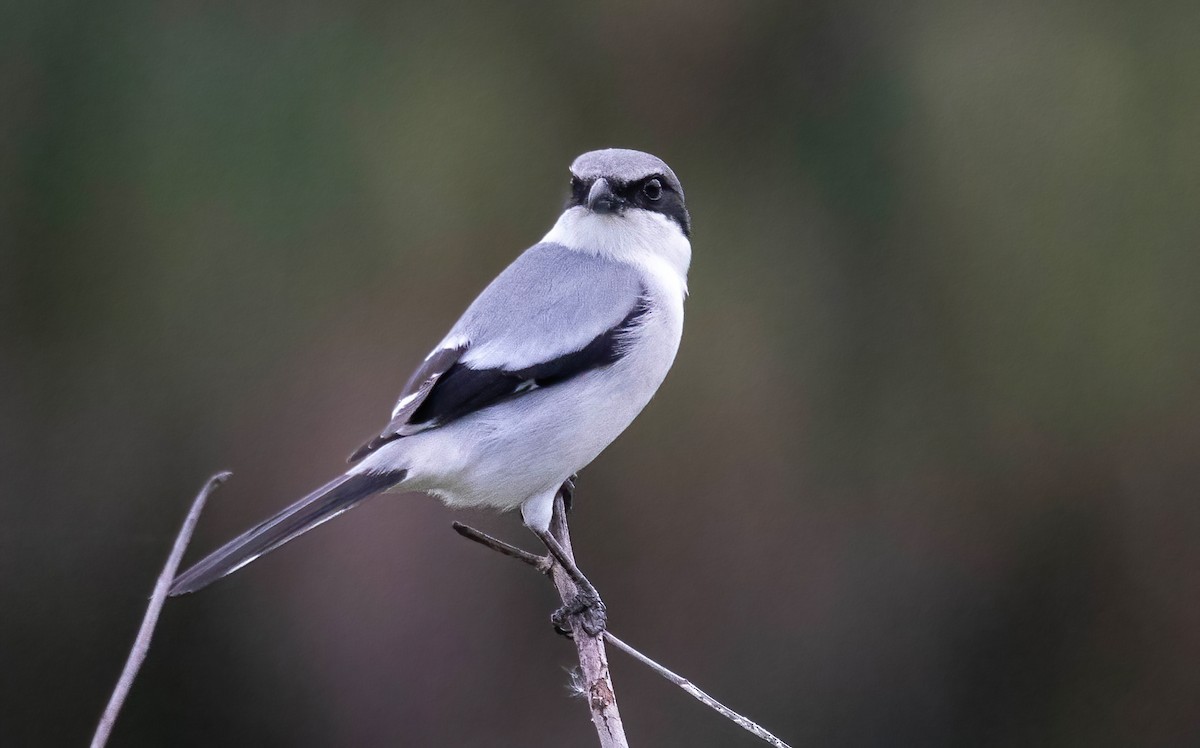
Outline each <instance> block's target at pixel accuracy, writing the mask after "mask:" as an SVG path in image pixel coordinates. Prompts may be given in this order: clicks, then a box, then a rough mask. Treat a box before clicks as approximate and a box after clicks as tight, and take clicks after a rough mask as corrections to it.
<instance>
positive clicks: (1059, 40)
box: [0, 0, 1200, 748]
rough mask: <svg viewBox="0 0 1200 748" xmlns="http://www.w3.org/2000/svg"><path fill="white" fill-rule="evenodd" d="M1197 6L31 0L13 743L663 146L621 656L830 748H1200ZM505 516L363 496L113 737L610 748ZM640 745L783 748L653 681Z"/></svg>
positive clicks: (15, 454)
mask: <svg viewBox="0 0 1200 748" xmlns="http://www.w3.org/2000/svg"><path fill="white" fill-rule="evenodd" d="M1197 38H1200V5H1197V4H1196V3H1184V2H1179V3H1175V4H1174V5H1173V6H1172V5H1170V4H1166V3H1164V4H1155V3H1151V4H1137V3H1117V2H1112V3H1107V2H1090V3H1082V2H1065V3H1054V4H1052V7H1050V6H1049V5H1048V4H1045V3H1037V2H1032V0H1024V1H1020V2H1014V3H1003V4H997V3H984V2H968V3H951V2H915V3H891V4H884V3H879V2H848V3H835V2H828V1H826V2H818V3H812V2H805V3H771V2H756V3H736V2H727V3H720V2H712V3H700V4H694V3H688V2H682V1H679V2H672V3H641V2H629V1H626V0H618V1H614V2H608V3H603V4H595V5H583V4H569V5H568V4H557V3H550V2H535V3H524V4H513V5H502V4H492V3H486V2H481V1H476V2H464V3H457V4H453V7H450V5H449V4H446V5H442V4H438V5H433V4H421V5H416V4H412V3H404V2H378V1H377V0H367V1H365V2H350V3H344V2H343V3H335V2H331V1H330V0H302V2H298V3H282V2H260V3H253V4H246V3H236V2H227V1H225V0H216V1H214V2H196V1H195V0H163V1H160V2H153V3H151V2H137V1H135V0H117V1H116V2H110V3H84V2H78V0H73V1H72V0H66V1H55V0H46V1H43V2H36V3H35V2H32V1H31V0H18V1H17V2H16V4H15V5H14V4H13V3H12V2H11V1H10V2H9V3H6V4H4V5H3V6H0V745H4V746H58V745H63V746H70V745H82V744H84V742H85V741H86V739H87V738H88V736H89V735H90V733H91V730H92V728H93V727H94V724H95V721H96V719H97V718H98V715H99V713H100V711H101V709H102V707H103V705H104V702H105V700H106V699H107V697H108V694H109V691H110V689H111V687H112V685H113V683H114V681H115V678H116V676H117V674H118V672H119V670H120V666H121V664H122V662H123V661H124V658H125V655H126V651H127V647H128V645H129V643H130V642H131V640H132V637H133V635H134V632H135V631H136V628H137V625H138V622H139V620H140V617H141V615H142V610H143V606H144V602H145V599H146V597H147V595H148V594H149V592H150V589H151V587H152V585H153V580H154V577H155V575H156V574H157V571H158V568H159V567H160V565H161V563H162V561H163V559H164V558H165V556H166V554H167V551H168V549H169V546H170V543H171V541H172V538H173V537H174V534H175V532H176V530H177V528H178V525H179V523H180V522H181V520H182V517H183V515H184V513H185V511H186V508H187V506H188V502H189V501H190V500H191V498H192V496H193V495H194V493H195V491H196V490H197V489H198V488H199V486H200V484H201V483H202V481H203V480H204V478H205V477H207V476H208V475H209V474H210V473H212V472H215V471H216V470H218V469H222V468H231V469H233V470H234V472H235V477H234V479H233V481H232V482H231V483H230V484H229V485H228V486H227V487H226V488H225V489H224V490H222V491H221V492H219V493H218V494H217V495H216V497H215V498H214V500H213V501H212V502H211V503H210V505H209V508H208V510H207V512H206V514H205V516H204V517H203V519H202V521H201V525H200V530H199V532H198V534H197V537H196V540H195V542H194V543H193V549H192V551H191V553H190V554H189V558H191V559H194V558H197V557H198V555H199V554H200V553H201V552H203V551H206V550H208V549H211V548H212V547H213V546H215V545H217V544H218V543H220V542H223V541H224V540H226V539H228V538H229V537H230V536H232V535H233V534H234V533H236V532H238V531H240V530H242V529H244V528H245V527H246V526H248V525H250V524H252V523H254V522H255V521H257V520H259V519H261V518H262V517H264V516H265V515H267V514H268V513H270V512H272V511H274V510H275V509H277V508H279V507H280V506H282V505H283V504H285V503H286V502H288V501H290V500H292V499H294V498H297V497H298V496H300V495H301V494H303V493H304V492H305V491H307V490H308V489H310V488H312V487H313V486H315V485H317V484H319V483H321V482H323V481H325V480H326V479H328V478H329V477H331V476H332V475H334V474H336V473H337V472H338V471H340V470H341V468H342V465H343V462H342V459H343V457H344V456H345V455H346V454H348V453H349V452H350V451H351V450H352V449H353V448H354V447H356V446H357V445H358V444H359V443H360V441H361V440H362V439H363V438H365V437H368V436H370V435H372V434H374V433H375V432H376V431H377V429H378V428H379V427H380V426H382V425H383V423H384V421H385V420H386V414H387V413H388V411H389V409H390V408H391V406H392V404H393V402H394V398H395V396H396V395H397V393H398V392H399V389H400V387H401V385H402V384H403V381H404V379H405V378H406V376H407V374H408V373H409V371H410V369H411V367H412V366H413V365H414V364H415V363H416V362H418V361H419V360H420V358H421V357H422V356H423V355H424V353H425V352H426V351H427V349H428V348H429V347H430V346H431V345H432V344H434V343H435V342H436V341H437V340H439V339H440V337H441V336H442V334H443V333H444V332H445V330H446V329H447V327H448V326H449V325H450V324H451V323H452V322H453V320H454V319H455V318H456V317H457V315H458V314H459V313H460V312H461V310H462V309H463V308H464V307H465V305H466V304H467V302H468V301H469V300H470V299H471V298H472V297H473V296H474V294H475V293H477V292H478V291H479V290H480V289H481V288H482V287H483V285H484V284H485V283H486V282H487V281H488V280H489V279H490V278H491V277H492V276H493V275H494V274H495V273H496V272H498V271H499V270H500V269H501V268H502V267H503V266H504V265H505V264H506V263H507V262H508V261H509V260H510V259H511V258H512V257H514V256H515V255H516V253H517V252H519V251H520V250H521V249H522V248H524V247H526V246H528V245H529V244H531V243H533V242H534V241H536V240H537V239H538V238H539V237H541V236H542V234H543V233H544V232H545V231H546V230H547V229H548V228H549V226H550V225H551V223H552V222H553V220H554V218H555V216H556V215H557V213H558V210H559V208H560V206H561V204H562V199H563V198H564V196H565V190H566V182H567V172H566V167H567V165H568V164H569V163H570V161H571V159H572V158H574V156H575V155H577V154H578V153H580V152H582V151H585V150H590V149H592V148H597V147H604V146H610V145H619V146H625V147H633V148H641V149H645V150H649V151H651V152H653V153H655V154H658V155H660V156H662V157H663V158H664V159H666V160H667V161H668V162H669V163H670V164H671V165H672V166H673V167H674V168H675V170H676V171H677V172H678V174H679V175H680V177H681V179H682V180H683V183H684V186H685V188H686V190H687V195H688V199H689V205H690V208H691V210H692V214H693V217H694V220H695V233H694V241H693V247H694V252H695V255H694V263H693V271H692V275H691V290H692V296H691V298H690V300H689V302H688V315H689V316H688V324H687V329H686V332H685V336H684V341H683V346H682V350H681V352H680V356H679V358H678V360H677V363H676V366H675V369H674V371H673V372H672V374H671V376H670V377H669V378H668V380H667V382H666V385H665V386H664V388H663V390H662V391H661V392H660V394H659V396H658V397H657V398H656V399H655V401H654V402H653V403H652V404H651V405H650V407H649V408H648V409H647V410H646V412H645V413H644V414H643V416H642V418H641V419H640V420H639V421H638V422H637V423H636V424H635V425H634V426H633V427H632V428H631V429H630V430H629V432H627V434H626V435H625V436H624V437H623V438H622V439H620V440H619V441H618V442H617V443H616V444H614V445H613V447H612V448H611V449H609V450H608V452H606V453H605V454H604V455H603V456H602V457H601V458H600V459H599V460H598V461H597V462H596V463H594V464H593V465H592V466H591V467H590V468H589V469H587V470H586V471H585V472H584V473H583V475H582V478H581V483H580V493H579V497H578V499H577V505H576V506H577V508H576V511H575V514H574V522H573V524H574V531H575V537H576V544H577V552H578V554H579V558H580V561H581V564H582V565H583V566H584V568H585V569H586V570H587V571H588V572H589V573H590V575H591V576H592V578H593V579H594V580H595V581H596V583H597V585H598V586H599V588H600V589H601V591H602V592H603V593H604V595H605V598H606V600H607V602H608V604H609V607H610V611H611V624H612V627H613V629H614V631H616V632H617V633H618V634H620V635H621V636H623V637H625V638H627V639H628V640H629V641H630V642H632V643H633V644H635V645H636V646H639V647H641V648H643V649H645V650H646V651H647V652H648V653H649V654H651V655H652V656H655V657H658V658H660V659H661V660H662V661H663V662H665V663H667V664H669V665H670V666H672V667H673V668H675V669H677V670H679V671H680V672H682V673H683V674H685V675H687V676H689V677H690V678H692V679H694V680H695V682H696V683H698V684H699V685H700V686H702V687H703V688H706V689H707V690H709V691H711V692H712V693H713V694H714V695H715V696H717V697H718V698H723V699H725V700H727V701H728V702H729V703H730V705H731V706H733V707H735V708H737V709H740V710H743V711H744V712H746V713H747V714H748V715H749V716H751V717H753V718H755V719H756V720H759V721H760V722H762V723H763V724H764V725H766V726H768V727H769V728H771V729H773V730H774V731H776V732H777V733H778V734H779V735H780V736H781V737H783V738H785V739H787V740H789V741H790V742H792V743H794V744H795V745H797V746H804V745H836V746H897V745H923V746H966V745H972V746H1031V745H1039V746H1060V745H1061V746H1079V745H1087V746H1131V745H1137V746H1185V745H1200V667H1198V662H1200V594H1198V592H1200V540H1198V538H1200V461H1198V451H1200V376H1198V370H1200V333H1198V327H1200V254H1198V253H1197V246H1198V245H1200V204H1198V203H1200V200H1198V199H1200V45H1198V44H1197V41H1196V40H1197ZM455 518H463V519H466V520H467V521H470V522H472V523H473V524H475V525H477V526H480V527H483V528H485V529H488V530H491V531H494V532H498V533H499V534H501V535H503V536H504V537H507V538H509V539H511V540H514V541H519V542H522V543H524V544H525V545H527V546H529V547H532V545H533V544H532V543H530V542H529V541H530V540H531V538H530V537H529V536H528V533H526V532H525V531H524V530H523V529H522V528H521V527H520V523H519V521H518V520H517V518H516V517H514V516H496V515H490V514H485V513H473V514H466V515H465V516H464V515H459V514H452V513H451V512H449V511H447V510H445V509H444V508H442V507H441V506H440V505H439V504H437V502H435V501H434V500H432V499H429V498H426V497H420V496H413V497H409V496H403V497H390V498H384V499H382V500H375V501H373V502H369V503H368V504H366V505H364V506H363V507H362V508H360V509H357V510H355V511H354V512H351V513H350V514H348V515H346V516H345V517H342V518H340V519H339V520H338V521H336V522H334V523H331V524H329V525H327V526H325V527H323V528H321V529H320V530H319V531H317V532H315V533H313V534H312V535H310V536H306V537H305V538H303V539H302V540H300V541H297V542H296V543H294V544H292V545H289V546H288V547H287V548H286V549H284V550H281V551H279V552H278V553H276V554H274V555H272V556H270V557H269V558H267V559H264V560H263V561H260V562H259V563H257V564H255V565H253V566H251V567H249V568H247V569H245V570H243V571H242V572H240V573H238V574H236V575H235V576H233V577H231V578H230V579H228V580H226V581H224V582H222V583H221V584H219V585H217V586H214V587H213V588H211V589H210V590H207V591H205V592H204V593H203V594H199V595H194V596H190V597H187V598H183V599H179V600H174V601H171V602H170V603H169V604H168V605H167V607H166V609H165V611H164V614H163V617H162V621H161V624H160V627H159V632H158V638H157V640H156V642H155V646H154V648H153V649H152V650H151V653H150V657H149V660H148V662H147V664H146V667H145V669H144V670H143V673H142V676H141V678H140V680H139V681H138V683H137V685H136V686H135V688H134V691H133V693H132V695H131V697H130V700H129V703H128V706H127V708H126V711H125V713H124V714H123V715H122V718H121V720H120V721H119V723H118V725H117V730H116V734H115V736H114V743H113V744H114V745H170V746H214V745H262V746H268V745H270V746H276V745H278V746H285V745H286V746H329V745H340V746H351V745H358V746H383V745H406V746H407V745H413V746H466V745H480V746H531V747H534V748H537V747H542V746H545V747H551V746H575V745H579V746H585V745H591V744H592V742H593V741H594V740H595V738H594V734H593V733H592V730H591V727H590V724H589V722H588V719H587V711H586V708H585V705H584V704H583V703H582V702H581V701H578V700H572V699H571V698H570V697H569V695H568V691H567V683H568V680H569V679H568V676H567V674H566V673H565V672H564V668H567V667H569V666H570V665H571V663H572V662H573V661H574V656H573V649H572V648H571V646H570V645H569V644H568V643H567V642H565V641H564V640H562V639H559V638H557V637H555V636H554V635H553V634H552V633H551V630H550V626H549V624H548V622H547V615H548V613H549V612H550V611H551V610H552V609H553V607H554V605H555V599H554V596H553V594H552V592H551V590H550V587H549V585H547V584H546V582H545V581H544V580H542V579H540V578H538V577H537V575H535V574H532V573H530V572H529V571H528V570H525V569H523V568H521V567H519V566H518V565H516V564H513V563H510V562H506V561H504V560H501V559H499V558H495V557H493V556H492V555H490V554H488V553H486V552H485V551H483V550H481V549H480V548H478V547H476V546H474V545H471V544H469V543H466V542H465V541H463V540H461V539H459V538H458V537H457V536H456V535H454V533H452V532H451V530H450V528H449V523H450V521H451V520H452V519H455ZM612 666H613V674H614V678H615V682H616V687H617V693H618V696H619V697H620V703H621V706H622V708H623V713H624V717H625V721H626V725H627V728H628V731H629V734H630V738H631V740H632V742H633V744H634V745H638V746H739V745H745V746H751V745H756V743H755V742H754V740H753V739H752V738H750V737H748V736H746V735H745V734H744V733H741V732H740V731H739V730H738V729H737V728H735V727H733V726H732V725H730V724H728V723H726V722H724V721H723V720H721V719H720V718H718V717H716V716H715V715H712V714H710V713H708V712H706V711H705V710H704V709H703V708H702V707H701V706H699V705H698V704H696V703H694V702H693V701H691V700H690V699H689V698H688V697H687V696H685V695H683V694H682V693H681V692H679V691H678V690H677V689H675V688H674V687H672V686H670V685H668V684H666V683H665V682H662V681H660V680H658V679H657V676H654V675H653V674H651V673H650V672H649V671H647V670H646V669H645V668H643V667H642V666H640V665H638V664H636V663H633V662H632V661H630V660H629V659H627V658H625V657H624V656H623V655H621V654H620V653H615V652H614V653H612Z"/></svg>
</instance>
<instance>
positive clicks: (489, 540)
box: [450, 522, 552, 574]
mask: <svg viewBox="0 0 1200 748" xmlns="http://www.w3.org/2000/svg"><path fill="white" fill-rule="evenodd" d="M450 526H451V527H453V528H454V531H455V532H456V533H458V534H459V535H462V536H463V537H464V538H466V539H467V540H474V541H475V542H476V543H479V544H480V545H482V546H485V547H487V548H491V549H492V550H493V551H496V552H497V553H502V554H504V555H505V556H508V557H509V558H515V559H517V560H518V561H523V562H524V563H527V564H529V565H530V566H532V567H533V568H535V569H537V570H538V571H540V572H542V573H543V574H548V573H550V567H551V565H552V564H551V563H550V559H549V558H547V557H546V556H538V555H535V554H533V553H530V552H529V551H526V550H522V549H520V548H518V547H516V546H515V545H510V544H508V543H505V542H504V541H503V540H500V539H499V538H494V537H492V536H491V535H488V534H487V533H486V532H483V531H482V530H476V529H475V528H474V527H471V526H470V525H464V524H463V523H461V522H454V523H452V524H451V525H450Z"/></svg>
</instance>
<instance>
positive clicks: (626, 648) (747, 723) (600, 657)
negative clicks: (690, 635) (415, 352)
mask: <svg viewBox="0 0 1200 748" xmlns="http://www.w3.org/2000/svg"><path fill="white" fill-rule="evenodd" d="M454 529H455V530H456V531H457V532H458V534H459V535H462V536H463V537H465V538H468V539H470V540H474V541H475V542H476V543H479V544H480V545H483V546H485V547H487V548H491V549H492V550H494V551H496V552H498V553H501V554H503V555H505V556H508V557H509V558H515V559H517V560H518V561H521V562H523V563H525V564H527V565H529V566H532V567H533V568H535V569H537V570H538V571H540V572H542V573H543V574H545V573H548V572H549V573H550V575H551V578H552V579H553V580H554V586H555V587H556V588H557V589H558V593H559V597H561V598H562V601H563V604H564V605H566V604H567V603H568V602H569V601H570V600H571V599H572V598H573V597H574V596H575V594H576V592H577V591H578V588H577V586H576V585H575V582H574V581H572V579H571V577H570V574H569V573H568V572H567V571H566V569H564V568H563V566H562V564H558V563H554V561H553V560H552V558H551V557H550V555H549V554H547V555H546V556H537V555H535V554H532V553H530V552H528V551H525V550H522V549H520V548H517V547H516V546H513V545H510V544H508V543H505V542H504V541H502V540H497V539H496V538H493V537H492V536H491V535H488V534H487V533H484V532H480V531H479V530H476V529H475V528H473V527H468V526H467V525H464V524H462V523H460V522H455V523H454ZM550 531H551V533H552V534H553V535H554V537H555V539H556V540H557V541H558V543H559V545H560V546H561V550H562V551H563V552H564V553H565V554H566V557H567V558H568V559H570V561H571V562H572V563H574V561H575V556H574V554H573V552H572V550H571V536H570V534H569V532H568V531H567V519H566V513H565V512H564V511H563V502H562V497H561V496H560V497H559V498H557V499H555V502H554V517H553V519H552V521H551V524H550ZM571 635H572V638H573V639H574V640H575V646H576V648H577V649H578V650H579V664H580V668H581V670H582V675H583V677H582V683H581V684H580V685H581V690H582V691H583V692H584V693H585V694H586V695H587V697H588V707H589V708H590V709H591V712H592V723H593V724H595V725H596V731H597V734H598V735H599V736H600V744H601V745H602V746H604V747H605V748H608V747H609V746H622V747H623V746H627V745H628V744H627V743H626V742H625V734H624V729H623V728H622V726H621V722H620V719H621V717H620V714H619V713H618V712H617V699H616V696H615V695H614V694H613V689H612V679H611V678H610V677H609V674H608V659H607V656H606V654H605V652H604V644H603V641H602V640H603V639H607V640H608V641H609V642H610V643H611V644H612V645H613V646H614V647H616V648H618V649H620V650H622V651H623V652H625V653H626V654H628V655H630V656H631V657H633V658H634V659H636V660H638V661H639V662H641V663H643V664H644V665H646V666H648V667H649V668H650V669H652V670H654V671H655V672H656V673H658V674H659V675H661V676H662V677H664V678H666V679H667V680H669V681H670V682H672V683H674V684H675V685H677V686H679V687H680V688H682V689H683V690H684V691H685V692H686V693H688V694H690V695H691V696H692V697H693V698H695V699H697V700H698V701H700V702H701V703H702V704H704V705H705V706H707V707H709V708H710V709H712V710H713V711H715V712H717V713H718V714H720V715H721V716H723V717H725V718H726V719H728V720H729V721H730V722H733V723H734V724H735V725H737V726H738V727H741V728H742V729H743V730H745V731H747V732H749V733H750V734H751V735H753V736H755V737H756V738H758V739H760V740H762V741H763V742H765V743H767V744H768V745H771V746H773V747H774V748H791V746H789V745H788V744H787V743H785V742H783V741H782V740H780V739H779V738H777V737H775V736H774V735H772V734H771V733H770V732H769V731H767V730H766V729H765V728H763V727H762V726H761V725H759V724H758V723H756V722H754V721H753V720H751V719H749V718H747V717H744V716H742V715H741V714H738V713H737V712H735V711H733V710H732V709H730V708H729V707H727V706H725V705H724V704H722V703H721V702H719V701H717V700H716V699H714V698H713V697H711V696H709V695H708V694H707V693H705V692H704V691H701V690H700V689H699V688H697V687H696V686H695V684H693V683H692V682H691V681H689V680H688V679H687V678H684V677H683V676H681V675H679V674H677V673H675V672H672V671H671V670H668V669H667V668H665V667H663V666H662V665H660V664H658V663H657V662H655V661H654V660H652V659H650V658H649V657H647V656H646V655H644V654H642V653H641V652H639V651H638V650H637V649H635V648H633V647H632V646H630V645H629V644H626V643H625V642H624V641H622V640H621V639H618V638H617V637H616V636H614V635H613V634H612V633H611V632H609V631H604V632H602V633H601V634H600V635H598V636H594V637H593V636H590V635H589V634H588V633H587V631H585V630H583V627H582V624H581V621H580V620H579V619H578V618H574V619H572V629H571ZM611 720H615V721H611ZM606 740H614V741H619V742H606Z"/></svg>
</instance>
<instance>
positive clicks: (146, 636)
mask: <svg viewBox="0 0 1200 748" xmlns="http://www.w3.org/2000/svg"><path fill="white" fill-rule="evenodd" d="M230 475H232V473H229V472H224V473H217V474H216V475H214V476H213V477H211V478H209V479H208V482H207V483H205V484H204V488H202V489H200V493H199V494H198V495H197V496H196V499H195V501H193V502H192V509H191V511H189V512H188V514H187V518H186V519H184V521H183V527H181V528H180V530H179V535H178V536H176V538H175V546H174V547H173V548H172V549H171V555H170V556H168V557H167V563H166V565H165V566H163V570H162V573H161V574H159V575H158V582H157V583H155V585H154V594H153V595H151V596H150V604H149V605H148V606H147V607H146V615H145V616H144V617H143V618H142V627H141V628H140V629H138V634H137V639H135V640H134V642H133V648H132V649H131V650H129V659H127V660H126V661H125V669H124V670H122V671H121V677H120V679H119V680H118V681H117V686H116V688H114V689H113V692H112V696H111V697H110V698H109V700H108V706H107V707H105V709H104V714H103V715H102V716H101V717H100V724H99V725H98V726H97V727H96V734H95V735H94V736H93V737H92V748H104V745H105V744H106V743H107V742H108V737H109V735H111V734H112V729H113V725H114V724H116V721H117V715H118V714H120V713H121V707H122V706H123V705H124V704H125V697H126V696H128V695H129V689H130V688H132V687H133V681H134V679H135V678H137V674H138V670H139V669H140V668H141V667H142V662H144V661H145V659H146V653H147V652H149V651H150V639H151V637H153V636H154V627H155V625H157V623H158V614H159V613H160V612H161V611H162V607H163V603H165V602H166V600H167V590H168V589H169V588H170V587H171V582H172V580H174V579H175V572H176V571H177V570H178V569H179V562H180V560H182V559H183V552H184V551H186V550H187V545H188V541H190V540H191V539H192V531H193V530H195V529H196V522H197V521H198V520H199V519H200V512H201V511H203V510H204V503H205V502H206V501H208V497H209V494H211V493H212V492H213V489H215V488H216V487H217V486H219V485H221V484H222V483H224V482H225V481H226V480H227V479H228V478H229V476H230Z"/></svg>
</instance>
